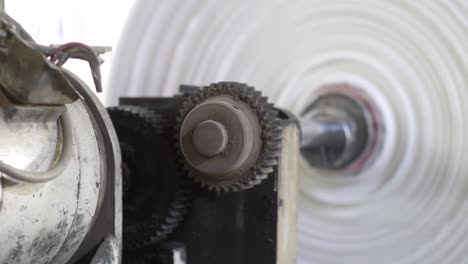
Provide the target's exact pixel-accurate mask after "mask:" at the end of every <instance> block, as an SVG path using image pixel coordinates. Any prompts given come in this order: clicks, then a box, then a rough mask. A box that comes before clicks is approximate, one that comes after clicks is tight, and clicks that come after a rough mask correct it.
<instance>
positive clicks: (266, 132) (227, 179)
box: [176, 82, 281, 191]
mask: <svg viewBox="0 0 468 264" xmlns="http://www.w3.org/2000/svg"><path fill="white" fill-rule="evenodd" d="M277 114H278V112H277V111H276V110H275V109H274V108H273V105H272V104H270V103H268V102H267V98H266V97H263V96H261V92H259V91H255V90H254V88H253V87H250V86H247V85H246V84H242V83H235V82H221V83H214V84H211V85H209V86H205V87H203V89H202V90H200V91H199V92H198V93H196V94H192V95H189V96H187V99H186V101H185V102H184V103H183V105H182V108H181V110H180V114H179V117H178V119H177V128H176V129H177V132H176V140H177V146H178V154H179V158H180V160H181V162H182V163H183V164H184V168H185V169H186V170H187V172H188V174H189V176H190V177H192V178H193V179H194V180H195V181H196V182H198V183H200V184H201V185H202V186H203V187H206V188H208V189H209V190H215V191H241V190H245V189H248V188H251V187H253V186H254V185H256V184H259V183H260V182H261V180H263V179H266V178H267V176H268V174H269V173H271V172H273V166H275V165H277V158H278V156H279V153H280V148H281V126H280V124H279V119H278V118H277Z"/></svg>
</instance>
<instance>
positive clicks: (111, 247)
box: [91, 235, 120, 264]
mask: <svg viewBox="0 0 468 264" xmlns="http://www.w3.org/2000/svg"><path fill="white" fill-rule="evenodd" d="M119 245H120V242H119V240H117V238H116V237H115V236H113V235H109V236H107V237H106V239H105V240H104V241H102V243H101V245H100V246H99V249H98V251H97V252H96V255H95V256H94V258H93V260H92V261H91V264H115V263H117V262H118V259H119V258H120V249H119Z"/></svg>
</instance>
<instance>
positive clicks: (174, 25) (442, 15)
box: [106, 0, 468, 264]
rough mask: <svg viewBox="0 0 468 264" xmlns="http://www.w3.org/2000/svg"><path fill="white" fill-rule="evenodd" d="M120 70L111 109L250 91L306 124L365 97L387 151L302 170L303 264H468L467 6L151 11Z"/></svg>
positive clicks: (347, 2)
mask: <svg viewBox="0 0 468 264" xmlns="http://www.w3.org/2000/svg"><path fill="white" fill-rule="evenodd" d="M114 58H115V60H114V62H113V69H112V74H111V79H110V85H109V86H108V87H107V89H106V91H107V93H108V94H107V95H106V98H107V103H108V104H115V103H116V102H117V98H118V97H119V96H156V95H164V96H169V95H172V94H174V93H176V92H177V91H178V86H179V84H196V85H203V84H209V83H212V82H217V81H238V82H246V83H248V84H250V85H253V86H255V87H256V88H257V89H260V90H263V91H264V94H266V95H268V96H269V97H270V98H271V99H272V101H274V102H275V103H276V105H277V106H278V107H283V108H287V109H289V110H291V111H293V112H294V113H296V114H300V113H301V112H302V111H303V110H304V109H305V108H306V107H307V106H308V105H309V104H310V103H311V102H312V101H313V99H314V98H315V92H316V91H317V90H318V89H321V88H322V87H324V86H328V85H333V84H341V83H346V84H349V85H351V86H353V87H357V88H359V89H361V90H363V91H364V92H365V93H366V94H367V95H368V96H369V97H370V98H371V100H373V102H374V103H375V104H376V105H377V106H378V109H379V112H380V115H381V122H382V126H383V129H384V131H383V137H382V139H381V141H380V143H379V150H378V152H377V153H376V154H375V157H374V159H372V161H371V162H370V163H369V164H367V166H366V168H365V169H364V170H362V171H360V172H359V173H355V174H353V175H333V173H330V172H325V171H317V170H314V169H312V168H310V167H309V166H308V165H307V163H306V162H305V161H303V162H302V163H303V166H302V171H301V181H302V183H301V196H302V199H301V205H300V208H301V211H300V216H299V262H300V263H321V264H326V263H418V264H419V263H436V264H438V263H465V262H466V261H467V260H468V203H467V199H468V153H467V150H468V139H467V138H466V136H465V134H466V133H467V132H466V131H468V104H466V103H465V101H467V100H468V94H467V93H468V85H467V83H468V2H466V1H410V0H407V1H404V0H401V1H370V0H368V1H365V0H343V1H338V0H301V1H299V0H297V1H286V0H282V1H280V0H275V1H266V0H265V1H260V0H259V1H251V0H244V1H239V0H223V1H217V0H204V1H182V0H166V1H163V0H158V1H143V0H142V1H137V2H136V4H135V6H134V8H133V10H132V11H131V14H130V17H129V20H128V24H127V25H126V27H125V30H124V32H123V33H122V38H121V41H120V43H119V45H118V46H117V49H116V51H115V53H114Z"/></svg>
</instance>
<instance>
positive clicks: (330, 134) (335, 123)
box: [301, 116, 349, 148]
mask: <svg viewBox="0 0 468 264" xmlns="http://www.w3.org/2000/svg"><path fill="white" fill-rule="evenodd" d="M346 130H349V125H348V124H347V123H346V122H344V121H343V120H339V119H338V118H335V117H330V116H327V117H324V118H313V119H312V118H311V119H303V120H301V148H316V147H321V146H330V147H333V146H335V147H337V146H343V145H344V144H346Z"/></svg>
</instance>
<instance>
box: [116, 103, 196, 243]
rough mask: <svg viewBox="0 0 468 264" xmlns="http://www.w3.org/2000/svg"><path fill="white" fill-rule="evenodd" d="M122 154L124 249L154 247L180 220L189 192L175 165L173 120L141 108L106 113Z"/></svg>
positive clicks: (182, 176) (126, 108) (117, 108)
mask: <svg viewBox="0 0 468 264" xmlns="http://www.w3.org/2000/svg"><path fill="white" fill-rule="evenodd" d="M108 112H109V115H110V117H111V119H112V122H113V124H114V127H115V129H116V132H117V136H118V138H119V142H120V145H121V150H122V161H123V162H122V169H123V171H124V174H123V177H124V179H123V248H124V251H125V250H134V249H139V248H143V247H145V246H149V245H153V244H155V243H157V242H160V241H162V240H163V239H165V238H166V237H167V236H168V235H169V234H171V233H172V232H173V231H174V230H175V229H176V227H177V226H178V225H179V224H180V222H181V221H182V220H183V218H184V216H185V214H186V212H187V208H188V206H189V203H190V200H191V199H190V197H191V190H190V189H191V188H190V186H188V184H190V182H189V181H187V180H185V179H184V178H185V177H184V173H183V171H182V170H180V169H179V166H178V164H177V162H176V157H177V155H176V153H175V149H174V147H173V143H172V140H173V136H172V132H173V122H171V120H170V119H168V118H164V117H163V116H161V115H158V114H156V113H154V111H151V110H149V109H147V108H144V107H137V106H118V107H112V108H109V109H108Z"/></svg>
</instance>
